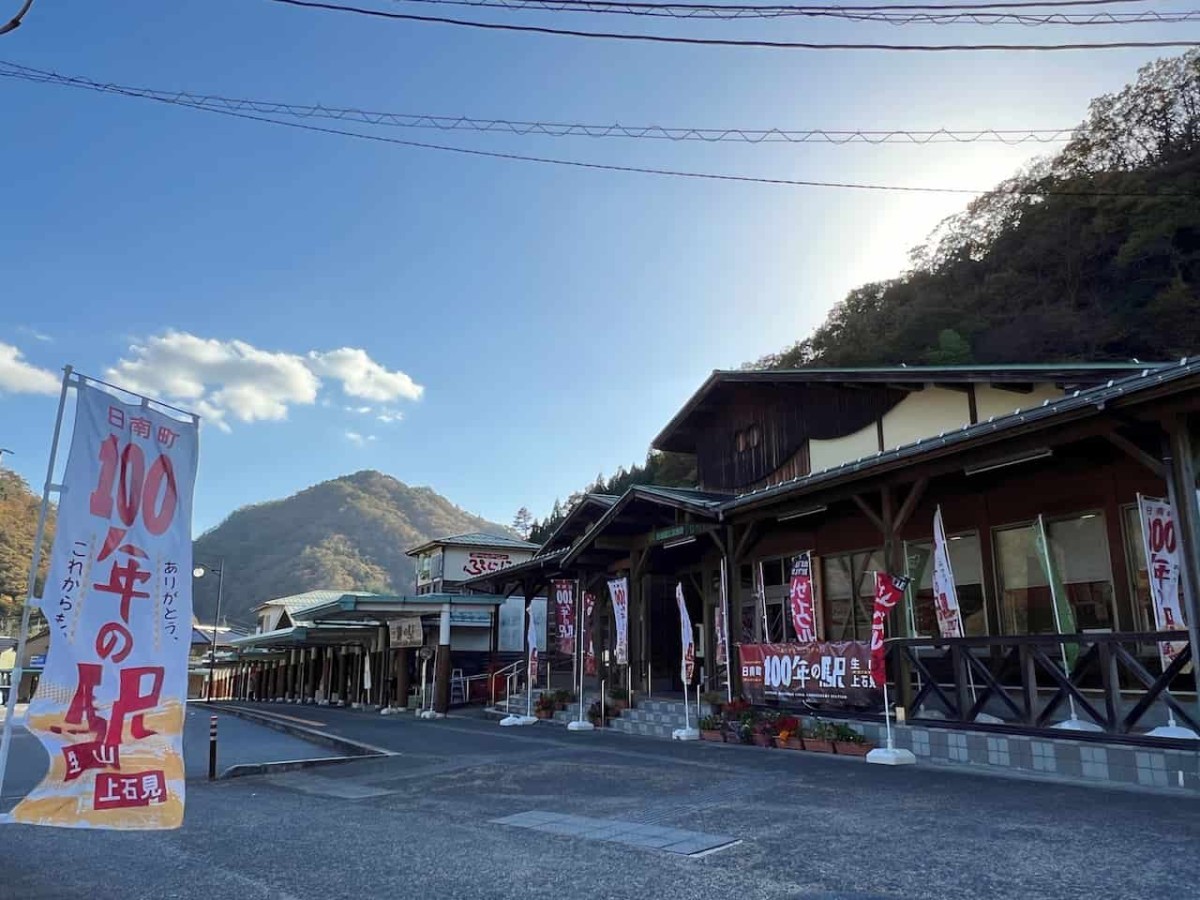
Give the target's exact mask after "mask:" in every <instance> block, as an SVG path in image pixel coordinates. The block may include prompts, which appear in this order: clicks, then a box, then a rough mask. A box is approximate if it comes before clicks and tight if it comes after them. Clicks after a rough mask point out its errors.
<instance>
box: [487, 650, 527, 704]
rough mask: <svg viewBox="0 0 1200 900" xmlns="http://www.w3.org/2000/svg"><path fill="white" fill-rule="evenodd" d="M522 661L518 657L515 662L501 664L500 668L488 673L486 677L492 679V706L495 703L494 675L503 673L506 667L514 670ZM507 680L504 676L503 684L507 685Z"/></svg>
mask: <svg viewBox="0 0 1200 900" xmlns="http://www.w3.org/2000/svg"><path fill="white" fill-rule="evenodd" d="M524 662H525V660H523V659H518V660H516V661H515V662H511V663H509V664H508V665H507V666H502V667H501V668H499V669H497V670H496V671H495V672H492V673H490V674H489V675H488V677H489V678H491V679H492V683H491V687H492V706H493V707H494V706H495V705H496V676H497V675H504V673H505V671H506V670H508V669H512V670H513V671H514V672H515V671H517V670H518V669H519V668H520V667H521V665H522V664H523V663H524ZM508 682H509V676H505V679H504V683H505V685H507V684H508ZM508 693H510V694H511V693H512V691H508Z"/></svg>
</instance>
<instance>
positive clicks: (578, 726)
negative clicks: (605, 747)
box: [567, 584, 596, 731]
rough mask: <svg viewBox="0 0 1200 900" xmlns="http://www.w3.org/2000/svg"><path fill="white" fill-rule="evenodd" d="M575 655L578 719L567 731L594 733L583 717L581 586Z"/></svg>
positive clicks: (578, 600)
mask: <svg viewBox="0 0 1200 900" xmlns="http://www.w3.org/2000/svg"><path fill="white" fill-rule="evenodd" d="M575 593H576V595H577V596H576V598H575V655H574V656H573V657H572V662H576V661H577V662H576V664H575V672H576V673H577V674H578V676H579V677H578V679H577V680H576V681H575V684H574V686H575V687H576V688H577V689H578V690H579V718H578V719H575V720H574V721H573V722H568V723H567V731H595V730H596V726H595V725H593V724H592V723H591V722H589V721H588V720H587V719H585V718H584V717H583V654H584V653H586V652H587V651H586V649H585V648H584V646H583V644H584V637H585V635H584V633H583V632H584V621H583V585H582V584H579V585H578V589H577V590H576V591H575Z"/></svg>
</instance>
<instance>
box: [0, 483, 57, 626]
mask: <svg viewBox="0 0 1200 900" xmlns="http://www.w3.org/2000/svg"><path fill="white" fill-rule="evenodd" d="M41 503H42V500H41V497H39V496H38V495H37V494H35V493H34V492H33V491H32V490H30V488H29V485H28V484H26V483H25V481H24V480H23V479H22V478H21V477H20V476H19V475H17V473H16V472H13V471H12V470H10V469H2V470H0V619H5V618H11V617H13V616H15V615H18V614H19V613H20V611H21V605H22V600H23V598H24V596H25V591H26V590H27V588H28V586H29V563H30V561H31V560H32V559H33V539H34V537H36V535H37V520H38V511H39V509H40V508H41ZM54 521H55V520H54V510H53V508H51V510H50V512H49V515H48V516H47V518H46V533H45V538H44V539H43V541H42V560H41V564H40V565H39V566H38V580H37V583H36V585H35V587H34V593H35V594H39V595H40V594H41V590H42V580H43V579H44V578H45V577H46V569H47V567H48V566H49V564H50V547H51V544H52V542H53V540H54ZM3 631H4V629H3V628H0V632H3Z"/></svg>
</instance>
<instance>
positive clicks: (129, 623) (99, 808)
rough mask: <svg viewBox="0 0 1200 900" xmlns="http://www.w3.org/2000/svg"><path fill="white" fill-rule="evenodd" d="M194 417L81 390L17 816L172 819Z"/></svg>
mask: <svg viewBox="0 0 1200 900" xmlns="http://www.w3.org/2000/svg"><path fill="white" fill-rule="evenodd" d="M197 452H198V443H197V427H196V423H195V421H194V420H188V421H182V420H180V419H177V418H175V417H173V416H170V415H167V414H165V413H163V412H160V411H158V410H157V409H152V408H151V407H149V406H148V405H145V404H128V403H123V402H121V401H120V400H118V399H117V398H116V397H114V396H113V395H111V394H108V393H105V392H104V391H102V390H100V389H98V388H95V387H91V386H89V385H88V384H87V383H86V381H84V382H83V383H81V384H80V386H79V389H78V405H77V407H76V411H75V430H74V434H73V436H72V439H71V451H70V455H69V457H68V459H67V468H66V474H65V477H64V479H63V489H62V494H61V497H60V500H59V505H58V525H57V530H56V532H55V535H54V547H53V550H52V555H51V558H50V568H49V573H48V575H47V578H46V586H45V589H44V591H43V596H42V599H41V609H42V612H43V614H44V615H45V617H46V621H47V622H48V623H49V625H50V646H49V650H48V651H47V654H46V662H45V668H44V669H43V671H42V677H41V681H40V683H39V684H38V689H37V694H36V695H35V696H34V698H33V701H32V702H31V703H30V705H29V714H28V719H27V723H28V728H29V730H30V731H31V732H33V733H34V734H36V735H37V737H38V739H39V740H41V742H42V744H43V745H44V746H45V748H46V750H47V752H48V753H49V755H50V770H49V772H48V773H47V774H46V777H45V778H43V779H42V782H41V783H40V784H39V785H38V786H37V787H35V788H34V789H33V791H31V792H30V793H29V795H28V796H27V797H25V799H23V800H22V801H21V802H20V803H18V804H17V806H16V808H15V809H13V811H12V817H13V820H14V821H17V822H26V823H29V824H33V825H56V826H61V827H68V828H120V829H152V828H178V827H179V826H180V825H181V824H182V822H183V804H184V763H183V723H184V713H185V704H186V701H187V679H188V651H189V649H190V647H191V638H192V534H191V525H192V486H193V482H194V481H195V476H196V457H197Z"/></svg>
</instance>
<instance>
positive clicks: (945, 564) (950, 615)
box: [933, 506, 966, 638]
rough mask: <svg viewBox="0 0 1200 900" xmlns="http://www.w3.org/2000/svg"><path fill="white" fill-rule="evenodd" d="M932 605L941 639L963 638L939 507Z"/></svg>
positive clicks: (934, 521)
mask: <svg viewBox="0 0 1200 900" xmlns="http://www.w3.org/2000/svg"><path fill="white" fill-rule="evenodd" d="M933 605H934V609H935V610H936V612H937V624H938V631H939V632H940V633H941V635H942V637H945V638H956V637H963V636H965V634H966V632H964V631H963V622H962V610H961V609H959V606H958V590H957V589H956V588H955V587H954V568H953V566H951V565H950V545H949V544H948V543H947V542H946V528H945V526H943V525H942V508H941V507H940V506H939V507H938V508H937V512H935V513H934V514H933Z"/></svg>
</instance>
